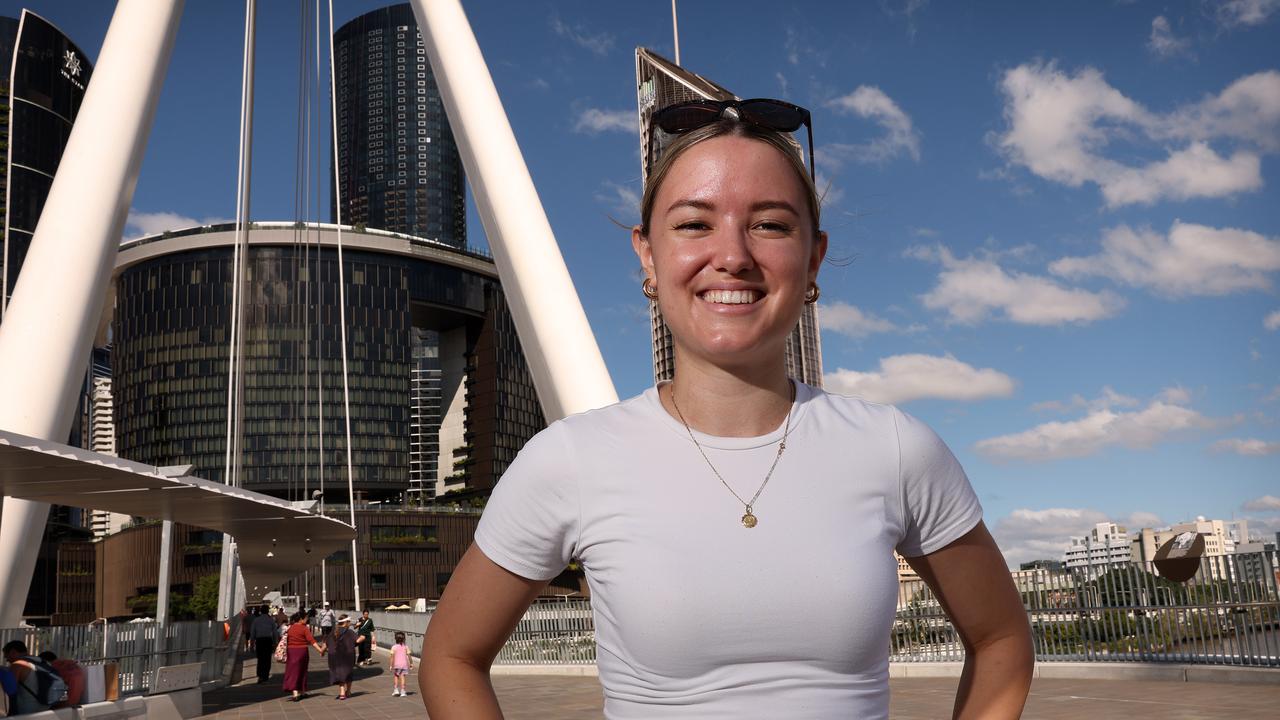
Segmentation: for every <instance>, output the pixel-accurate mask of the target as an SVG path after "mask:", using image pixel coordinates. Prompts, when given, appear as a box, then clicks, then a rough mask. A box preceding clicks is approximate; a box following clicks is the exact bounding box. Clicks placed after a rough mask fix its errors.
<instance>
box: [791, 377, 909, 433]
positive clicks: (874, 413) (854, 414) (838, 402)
mask: <svg viewBox="0 0 1280 720" xmlns="http://www.w3.org/2000/svg"><path fill="white" fill-rule="evenodd" d="M796 383H797V385H799V386H800V387H801V388H802V389H803V392H805V393H806V395H807V404H809V405H811V406H812V410H813V412H816V413H820V414H827V415H835V416H837V417H839V418H843V419H846V420H857V421H861V422H867V421H873V422H889V423H892V422H894V421H895V419H896V418H898V417H901V416H902V415H904V413H903V412H902V411H901V410H900V409H898V407H897V406H896V405H890V404H888V403H882V402H877V401H874V400H868V399H866V398H864V397H861V396H859V395H846V394H843V393H840V392H832V391H830V390H827V389H825V388H820V387H815V386H813V385H806V384H805V383H801V382H800V381H798V380H797V381H796Z"/></svg>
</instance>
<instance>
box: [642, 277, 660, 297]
mask: <svg viewBox="0 0 1280 720" xmlns="http://www.w3.org/2000/svg"><path fill="white" fill-rule="evenodd" d="M640 292H642V293H644V296H645V297H647V298H649V299H650V300H657V299H658V288H657V287H655V286H654V284H653V281H652V280H650V279H649V278H645V279H644V282H642V283H640Z"/></svg>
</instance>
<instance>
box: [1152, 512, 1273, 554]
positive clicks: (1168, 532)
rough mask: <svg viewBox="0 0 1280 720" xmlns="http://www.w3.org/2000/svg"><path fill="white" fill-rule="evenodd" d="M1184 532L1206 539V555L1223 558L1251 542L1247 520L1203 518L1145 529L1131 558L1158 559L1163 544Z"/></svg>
mask: <svg viewBox="0 0 1280 720" xmlns="http://www.w3.org/2000/svg"><path fill="white" fill-rule="evenodd" d="M1184 532H1190V533H1195V534H1196V535H1203V536H1204V556H1205V557H1222V556H1223V555H1230V554H1231V553H1234V552H1235V551H1236V546H1237V545H1241V544H1244V543H1247V542H1248V541H1249V521H1247V520H1206V519H1205V518H1204V516H1203V515H1201V516H1198V517H1197V518H1196V519H1195V520H1192V521H1190V522H1182V523H1176V524H1174V525H1170V526H1169V527H1164V528H1142V529H1141V530H1139V531H1138V532H1137V533H1135V534H1134V536H1133V541H1132V546H1131V549H1130V556H1131V557H1132V558H1133V561H1134V562H1150V561H1152V560H1154V559H1155V557H1156V551H1158V550H1159V549H1160V546H1161V545H1164V544H1165V543H1166V542H1168V541H1170V540H1172V539H1173V538H1175V537H1177V536H1179V535H1181V534H1182V533H1184Z"/></svg>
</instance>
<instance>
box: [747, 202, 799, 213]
mask: <svg viewBox="0 0 1280 720" xmlns="http://www.w3.org/2000/svg"><path fill="white" fill-rule="evenodd" d="M761 210H786V211H787V212H790V213H791V214H793V215H799V214H800V213H799V212H797V211H796V208H795V206H794V205H792V204H791V203H789V202H787V201H786V200H761V201H760V202H758V203H755V204H753V205H752V206H751V211H752V212H759V211H761Z"/></svg>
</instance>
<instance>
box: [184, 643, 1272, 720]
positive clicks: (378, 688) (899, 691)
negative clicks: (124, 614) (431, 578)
mask: <svg viewBox="0 0 1280 720" xmlns="http://www.w3.org/2000/svg"><path fill="white" fill-rule="evenodd" d="M248 662H249V665H252V664H253V660H249V661H248ZM275 670H276V671H275V672H274V673H273V674H272V677H271V681H270V682H269V683H267V684H264V685H258V684H257V683H256V681H252V680H251V681H248V682H246V683H242V684H240V685H236V686H233V687H229V688H224V689H221V690H216V691H213V692H209V693H206V694H205V697H204V712H205V717H207V718H216V719H217V720H383V719H385V720H409V719H410V718H413V719H414V720H422V719H423V718H425V717H426V713H425V712H424V711H423V709H422V699H421V697H419V695H418V682H417V678H415V677H413V676H412V674H411V675H410V678H409V693H410V695H409V697H405V698H401V697H392V696H391V673H390V671H389V670H388V668H387V665H386V655H385V654H380V657H378V664H376V665H374V666H372V667H369V668H360V669H358V670H357V679H356V681H355V684H354V686H353V688H352V696H351V698H350V699H348V700H345V701H342V702H339V701H337V700H336V699H335V698H336V697H337V692H336V688H334V687H332V686H330V685H329V683H328V669H327V665H326V663H325V661H324V660H323V659H322V658H320V657H319V656H317V655H315V654H314V653H313V654H312V660H311V670H312V672H311V673H310V674H309V676H308V680H309V686H310V688H311V690H310V694H309V695H308V696H307V697H306V698H304V699H303V700H302V701H301V702H297V703H294V702H289V701H287V700H286V699H285V698H287V697H288V693H286V692H284V691H283V690H281V689H280V682H281V679H282V676H283V666H281V665H278V664H277V665H276V666H275ZM246 672H247V673H249V674H252V669H251V668H246ZM1276 672H1280V671H1276ZM956 682H957V680H956V679H955V678H900V679H893V680H891V681H890V683H889V685H890V688H891V691H892V693H893V699H892V701H891V702H890V716H891V717H893V718H895V719H897V720H937V719H938V718H947V717H950V716H951V703H952V701H953V700H954V698H955V688H956ZM493 684H494V687H495V688H496V689H497V691H498V698H499V700H500V701H501V703H502V707H503V712H504V713H505V715H506V717H507V718H508V720H552V719H554V720H588V719H592V720H594V719H596V718H599V717H601V708H602V706H603V700H602V697H601V693H600V683H599V681H598V680H597V679H596V678H594V677H566V676H540V675H499V676H495V677H494V678H493ZM1276 708H1280V685H1275V684H1243V683H1239V684H1238V683H1222V682H1175V681H1161V680H1096V679H1075V680H1064V679H1051V678H1037V679H1036V680H1035V682H1034V683H1033V684H1032V686H1031V697H1030V699H1029V700H1028V702H1027V709H1026V712H1025V713H1023V717H1024V718H1028V719H1039V718H1043V719H1044V720H1059V719H1062V720H1067V719H1070V720H1077V719H1078V718H1090V719H1091V720H1109V719H1110V718H1115V719H1116V720H1133V718H1160V720H1191V719H1193V718H1194V719H1196V720H1202V719H1204V720H1212V719H1216V718H1223V719H1224V720H1226V719H1230V720H1241V719H1242V718H1245V719H1247V718H1266V717H1275V712H1276Z"/></svg>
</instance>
